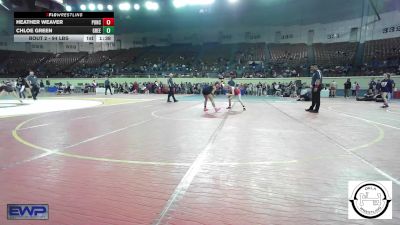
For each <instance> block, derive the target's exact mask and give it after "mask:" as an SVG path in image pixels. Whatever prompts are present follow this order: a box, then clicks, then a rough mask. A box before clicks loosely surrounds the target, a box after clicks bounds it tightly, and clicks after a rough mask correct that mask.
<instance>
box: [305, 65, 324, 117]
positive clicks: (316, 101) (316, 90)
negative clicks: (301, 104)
mask: <svg viewBox="0 0 400 225" xmlns="http://www.w3.org/2000/svg"><path fill="white" fill-rule="evenodd" d="M310 69H311V72H312V73H313V76H312V79H311V86H310V87H311V99H312V104H311V106H310V108H308V109H306V111H307V112H311V113H318V111H319V106H320V103H321V90H322V73H321V71H320V70H319V69H318V66H317V65H313V66H311V68H310ZM314 107H315V108H314Z"/></svg>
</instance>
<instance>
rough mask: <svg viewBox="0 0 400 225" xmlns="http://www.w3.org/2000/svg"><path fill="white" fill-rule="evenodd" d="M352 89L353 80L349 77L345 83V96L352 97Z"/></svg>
mask: <svg viewBox="0 0 400 225" xmlns="http://www.w3.org/2000/svg"><path fill="white" fill-rule="evenodd" d="M350 89H351V81H350V78H348V79H347V81H346V83H344V97H345V98H348V97H350V95H349V94H350Z"/></svg>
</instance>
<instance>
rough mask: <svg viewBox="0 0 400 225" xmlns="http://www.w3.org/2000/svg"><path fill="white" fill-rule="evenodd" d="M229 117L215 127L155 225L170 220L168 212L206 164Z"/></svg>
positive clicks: (226, 115)
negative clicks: (210, 151)
mask: <svg viewBox="0 0 400 225" xmlns="http://www.w3.org/2000/svg"><path fill="white" fill-rule="evenodd" d="M227 118H228V113H227V114H225V116H224V118H223V120H222V121H221V123H220V124H219V125H218V127H217V128H216V129H215V131H214V132H213V134H212V135H211V136H210V139H209V140H208V143H207V145H206V147H205V148H204V149H203V151H202V152H201V153H200V154H199V155H198V156H197V158H196V160H195V161H194V162H193V164H192V165H191V166H190V168H189V169H188V171H187V172H186V174H185V176H183V178H182V180H181V181H180V182H179V184H178V186H177V187H176V188H175V190H174V192H173V193H172V195H171V196H170V198H169V199H168V201H167V204H166V205H165V206H164V208H163V210H162V211H161V213H160V216H159V218H158V219H157V220H156V221H155V222H154V224H155V225H159V224H162V223H164V220H168V218H166V216H167V215H168V212H169V211H170V209H171V207H172V205H173V204H174V203H175V202H176V201H177V200H179V199H180V198H181V197H183V196H184V195H185V193H186V191H187V190H188V189H189V186H190V184H191V183H192V181H193V179H194V177H195V176H196V174H197V173H198V172H199V171H200V169H201V166H202V165H203V164H204V161H205V159H206V158H207V156H208V154H209V150H210V149H211V147H212V145H213V144H214V142H215V140H216V139H217V136H218V134H219V131H220V130H221V129H222V127H223V126H224V124H225V121H226V119H227Z"/></svg>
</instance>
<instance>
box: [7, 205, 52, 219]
mask: <svg viewBox="0 0 400 225" xmlns="http://www.w3.org/2000/svg"><path fill="white" fill-rule="evenodd" d="M7 219H9V220H48V219H49V205H47V204H8V205H7Z"/></svg>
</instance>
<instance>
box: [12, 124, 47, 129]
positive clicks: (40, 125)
mask: <svg viewBox="0 0 400 225" xmlns="http://www.w3.org/2000/svg"><path fill="white" fill-rule="evenodd" d="M50 124H51V123H44V124H39V125H36V126H31V127H24V128H20V129H18V130H28V129H32V128H36V127H44V126H48V125H50Z"/></svg>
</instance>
